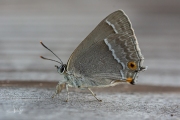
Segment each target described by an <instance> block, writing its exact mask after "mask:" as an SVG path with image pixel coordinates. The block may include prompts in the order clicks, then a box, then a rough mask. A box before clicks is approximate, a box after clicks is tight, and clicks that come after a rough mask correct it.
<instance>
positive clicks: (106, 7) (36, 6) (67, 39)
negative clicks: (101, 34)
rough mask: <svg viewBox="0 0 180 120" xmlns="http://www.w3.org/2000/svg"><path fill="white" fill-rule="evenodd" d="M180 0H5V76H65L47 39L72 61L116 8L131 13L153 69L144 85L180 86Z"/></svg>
mask: <svg viewBox="0 0 180 120" xmlns="http://www.w3.org/2000/svg"><path fill="white" fill-rule="evenodd" d="M179 8H180V1H179V0H171V1H169V0H158V1H156V0H151V1H148V0H136V1H133V2H132V1H126V0H118V1H117V0H111V1H108V0H103V1H102V0H101V1H95V0H94V1H88V0H83V1H82V0H76V1H67V0H60V1H59V0H53V1H48V0H38V1H29V0H14V1H11V0H0V80H1V81H3V80H22V81H26V80H28V81H29V80H33V81H35V80H42V81H58V80H59V79H63V76H60V75H58V74H57V73H56V70H55V68H54V65H55V64H56V63H53V62H50V61H43V60H41V59H40V58H39V56H40V55H43V56H46V57H48V58H55V57H54V56H53V55H52V54H51V53H50V52H49V51H47V50H46V49H44V48H43V47H42V46H41V45H40V44H39V41H43V42H44V43H45V44H46V45H47V46H48V47H49V48H51V49H52V50H53V51H54V52H55V53H56V54H58V56H59V57H60V58H61V59H62V60H63V62H64V63H66V62H67V60H68V58H69V56H70V54H71V53H72V52H73V50H74V49H75V48H76V47H77V46H78V44H79V43H80V42H81V41H82V40H83V39H84V38H85V37H86V36H87V35H88V34H89V33H90V32H91V31H92V30H93V29H94V27H95V26H96V25H97V24H98V23H99V22H100V21H101V20H102V19H103V18H104V17H106V16H107V15H108V14H110V13H111V12H113V11H115V10H117V9H122V10H124V11H125V13H126V14H127V15H128V16H129V18H130V20H131V22H132V25H133V28H134V30H135V33H136V36H137V39H138V41H139V44H140V48H141V50H142V54H143V55H144V57H145V63H144V65H147V66H149V68H148V70H147V71H146V72H144V73H141V74H140V76H139V83H138V84H152V85H165V86H166V85H172V86H180V76H179V73H180V67H179V65H180V60H179V59H180V54H179V52H180V47H179V46H180V40H179V38H180V24H179V22H180V16H179V14H180V9H179Z"/></svg>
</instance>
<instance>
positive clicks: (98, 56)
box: [67, 10, 143, 86]
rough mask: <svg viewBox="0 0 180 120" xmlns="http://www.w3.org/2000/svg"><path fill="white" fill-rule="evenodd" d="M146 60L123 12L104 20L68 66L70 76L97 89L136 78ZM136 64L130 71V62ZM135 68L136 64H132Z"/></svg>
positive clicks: (78, 49)
mask: <svg viewBox="0 0 180 120" xmlns="http://www.w3.org/2000/svg"><path fill="white" fill-rule="evenodd" d="M142 61H143V56H142V55H141V52H140V49H139V46H138V42H137V40H136V38H135V35H134V32H133V29H132V27H131V23H130V21H129V19H128V17H127V16H126V15H125V14H124V12H123V11H122V10H118V11H115V12H113V13H112V14H110V15H109V16H107V17H106V18H105V19H104V20H102V21H101V22H100V23H99V24H98V26H97V27H96V28H95V29H94V30H93V31H92V32H91V33H90V34H89V35H88V36H87V37H86V38H85V39H84V40H83V41H82V42H81V43H80V45H79V46H78V47H77V48H76V49H75V50H74V52H73V53H72V55H71V56H70V58H69V60H68V63H67V71H68V73H69V74H71V75H73V76H74V77H78V78H82V77H83V78H85V79H88V80H90V81H92V82H93V83H94V84H96V86H99V85H108V84H110V83H112V81H117V80H125V79H127V78H128V77H131V78H133V77H135V74H134V73H133V72H134V70H139V69H140V67H141V65H142ZM129 62H132V63H135V67H136V69H133V70H132V69H130V68H129V67H128V63H129ZM133 65H134V64H133Z"/></svg>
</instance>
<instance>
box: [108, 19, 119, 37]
mask: <svg viewBox="0 0 180 120" xmlns="http://www.w3.org/2000/svg"><path fill="white" fill-rule="evenodd" d="M106 23H107V24H108V25H110V26H111V27H112V28H113V30H114V32H115V33H116V34H117V33H118V31H117V30H116V28H115V26H114V25H113V24H111V23H110V22H109V21H108V20H107V19H106Z"/></svg>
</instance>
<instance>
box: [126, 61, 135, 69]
mask: <svg viewBox="0 0 180 120" xmlns="http://www.w3.org/2000/svg"><path fill="white" fill-rule="evenodd" d="M128 68H129V69H130V70H136V69H137V65H136V63H135V62H133V61H131V62H128Z"/></svg>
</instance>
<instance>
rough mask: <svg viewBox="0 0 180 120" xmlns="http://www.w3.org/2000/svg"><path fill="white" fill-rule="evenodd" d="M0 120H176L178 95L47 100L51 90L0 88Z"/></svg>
mask: <svg viewBox="0 0 180 120" xmlns="http://www.w3.org/2000/svg"><path fill="white" fill-rule="evenodd" d="M0 91H1V92H0V103H1V104H0V107H1V109H0V114H1V115H0V119H1V120H12V119H13V120H19V119H20V120H32V119H33V120H41V119H46V120H60V119H63V120H64V119H65V120H109V119H112V120H119V119H123V120H132V119H136V120H152V119H153V120H160V119H162V120H179V118H180V106H179V105H180V101H179V99H180V96H179V94H178V93H172V94H169V93H164V94H152V93H144V94H140V93H133V94H131V93H121V94H120V93H113V94H112V93H111V92H110V93H98V94H97V97H98V98H100V99H102V100H103V101H102V102H98V101H97V100H95V98H94V97H93V96H92V95H91V94H90V93H89V92H88V93H86V92H72V91H71V92H70V100H69V102H64V100H65V99H66V92H63V93H61V94H60V96H59V97H56V98H54V99H51V95H52V93H53V92H54V89H53V90H52V88H50V89H47V88H27V87H26V88H18V89H17V88H16V87H1V88H0Z"/></svg>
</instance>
